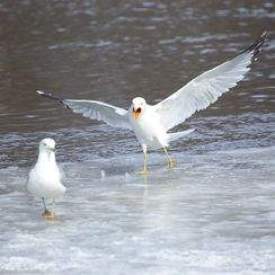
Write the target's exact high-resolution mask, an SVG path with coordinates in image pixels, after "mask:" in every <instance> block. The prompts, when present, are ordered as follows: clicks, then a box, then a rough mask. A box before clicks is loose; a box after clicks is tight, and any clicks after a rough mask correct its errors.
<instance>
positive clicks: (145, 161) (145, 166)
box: [139, 144, 148, 176]
mask: <svg viewBox="0 0 275 275" xmlns="http://www.w3.org/2000/svg"><path fill="white" fill-rule="evenodd" d="M142 151H143V155H144V162H143V170H141V171H140V172H139V174H140V175H143V176H147V175H148V169H147V145H146V144H142Z"/></svg>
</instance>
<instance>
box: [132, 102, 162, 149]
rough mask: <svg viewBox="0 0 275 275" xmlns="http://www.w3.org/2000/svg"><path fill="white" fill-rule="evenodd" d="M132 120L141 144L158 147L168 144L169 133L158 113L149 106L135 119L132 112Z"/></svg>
mask: <svg viewBox="0 0 275 275" xmlns="http://www.w3.org/2000/svg"><path fill="white" fill-rule="evenodd" d="M130 122H131V124H132V127H133V130H134V132H135V134H136V136H137V138H138V140H139V142H140V143H141V144H143V143H145V144H146V145H148V146H151V147H154V148H158V147H163V146H167V134H166V132H165V130H164V129H163V127H162V126H161V123H160V121H159V117H158V115H157V114H156V113H155V112H153V111H152V110H150V106H147V108H146V111H145V112H144V113H143V114H142V115H141V116H140V117H139V118H138V119H137V120H134V119H133V117H132V115H131V114H130Z"/></svg>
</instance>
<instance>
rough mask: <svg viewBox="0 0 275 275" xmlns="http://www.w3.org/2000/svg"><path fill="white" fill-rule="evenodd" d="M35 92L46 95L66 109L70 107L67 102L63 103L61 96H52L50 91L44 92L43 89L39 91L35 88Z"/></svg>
mask: <svg viewBox="0 0 275 275" xmlns="http://www.w3.org/2000/svg"><path fill="white" fill-rule="evenodd" d="M36 93H37V94H39V95H41V96H44V97H47V98H49V99H52V100H55V101H57V102H58V103H60V104H61V105H63V106H65V107H66V108H67V109H70V107H69V106H68V105H67V104H65V103H64V99H63V98H62V97H58V96H54V95H53V94H52V93H50V92H44V91H41V90H37V91H36Z"/></svg>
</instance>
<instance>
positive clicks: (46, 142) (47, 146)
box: [39, 138, 55, 153]
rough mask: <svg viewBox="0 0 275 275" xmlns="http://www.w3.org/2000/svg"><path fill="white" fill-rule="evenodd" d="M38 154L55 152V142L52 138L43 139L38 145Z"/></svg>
mask: <svg viewBox="0 0 275 275" xmlns="http://www.w3.org/2000/svg"><path fill="white" fill-rule="evenodd" d="M39 152H48V153H52V152H53V153H54V152H55V141H54V140H53V139H52V138H44V139H42V140H41V141H40V143H39Z"/></svg>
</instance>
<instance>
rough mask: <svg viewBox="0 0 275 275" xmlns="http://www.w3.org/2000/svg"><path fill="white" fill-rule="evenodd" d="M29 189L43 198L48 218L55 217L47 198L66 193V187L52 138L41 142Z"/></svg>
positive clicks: (53, 200)
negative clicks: (62, 181)
mask: <svg viewBox="0 0 275 275" xmlns="http://www.w3.org/2000/svg"><path fill="white" fill-rule="evenodd" d="M27 189H28V190H29V192H30V193H31V194H33V195H34V196H35V197H39V198H41V199H42V202H43V205H44V213H43V214H42V216H43V217H44V218H46V219H54V218H55V214H54V212H53V211H49V210H48V209H47V206H46V200H47V199H50V200H52V202H53V204H54V202H55V199H56V198H58V197H61V196H62V195H64V193H65V191H66V188H65V187H64V186H63V185H62V183H61V173H60V171H59V168H58V166H57V163H56V161H55V141H54V140H53V139H51V138H45V139H43V140H42V141H41V142H40V144H39V155H38V159H37V162H36V164H35V166H34V167H33V168H32V170H31V171H30V174H29V179H28V183H27Z"/></svg>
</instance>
